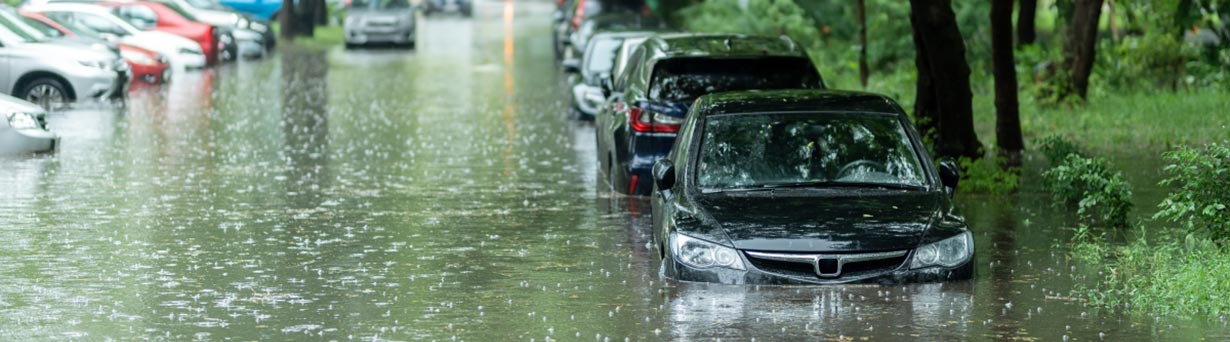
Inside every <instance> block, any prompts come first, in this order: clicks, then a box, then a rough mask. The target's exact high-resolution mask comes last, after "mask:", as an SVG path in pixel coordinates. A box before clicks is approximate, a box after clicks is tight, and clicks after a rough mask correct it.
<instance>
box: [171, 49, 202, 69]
mask: <svg viewBox="0 0 1230 342" xmlns="http://www.w3.org/2000/svg"><path fill="white" fill-rule="evenodd" d="M164 55H166V54H165V53H164ZM169 56H171V57H170V58H171V65H172V66H174V67H175V68H179V69H200V68H204V67H205V55H198V54H188V53H176V54H173V55H169Z"/></svg>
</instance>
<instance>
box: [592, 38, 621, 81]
mask: <svg viewBox="0 0 1230 342" xmlns="http://www.w3.org/2000/svg"><path fill="white" fill-rule="evenodd" d="M620 44H623V40H622V39H619V38H607V39H596V40H594V41H593V42H590V48H589V51H587V52H585V71H586V72H588V73H591V74H598V73H610V72H611V67H612V66H613V64H614V63H615V50H616V49H619V46H620Z"/></svg>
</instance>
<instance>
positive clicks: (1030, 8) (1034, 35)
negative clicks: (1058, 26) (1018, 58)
mask: <svg viewBox="0 0 1230 342" xmlns="http://www.w3.org/2000/svg"><path fill="white" fill-rule="evenodd" d="M1008 15H1009V16H1011V15H1012V10H1011V9H1009V10H1008ZM1037 17H1038V0H1021V8H1020V9H1019V12H1017V14H1016V43H1017V44H1020V46H1025V45H1030V44H1033V43H1034V41H1036V40H1037V39H1038V31H1037V29H1036V28H1035V26H1034V25H1035V24H1036V22H1037ZM1009 25H1011V23H1010V24H1009Z"/></svg>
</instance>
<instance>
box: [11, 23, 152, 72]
mask: <svg viewBox="0 0 1230 342" xmlns="http://www.w3.org/2000/svg"><path fill="white" fill-rule="evenodd" d="M21 15H22V19H24V20H25V22H26V24H29V25H30V26H32V27H34V28H35V29H38V30H40V31H42V32H44V33H45V34H47V35H48V36H53V37H55V36H59V37H62V38H76V39H82V40H83V41H88V42H102V43H105V42H106V41H105V40H102V38H101V37H99V36H98V33H96V32H94V31H92V30H90V29H88V28H85V27H81V26H79V25H78V26H74V27H72V28H71V29H70V28H69V27H68V26H64V25H61V24H60V23H57V22H55V21H53V20H51V19H48V18H47V17H44V16H42V15H40V14H38V13H30V12H25V13H22V14H21ZM116 48H117V49H118V50H119V53H120V56H121V57H123V58H124V61H125V62H128V68H129V70H131V73H130V74H131V75H130V77H129V79H130V83H131V85H138V84H150V85H157V84H163V83H166V82H170V80H171V64H170V61H169V60H168V59H167V58H166V56H163V55H162V54H159V53H157V52H154V51H150V50H146V49H142V48H139V47H136V46H133V45H129V44H124V43H119V44H116Z"/></svg>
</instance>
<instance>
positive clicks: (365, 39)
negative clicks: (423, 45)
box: [344, 28, 414, 44]
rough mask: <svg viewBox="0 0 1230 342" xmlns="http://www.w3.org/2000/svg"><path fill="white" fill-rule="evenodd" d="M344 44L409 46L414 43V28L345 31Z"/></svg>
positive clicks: (353, 29) (354, 29)
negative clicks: (395, 44) (394, 44)
mask: <svg viewBox="0 0 1230 342" xmlns="http://www.w3.org/2000/svg"><path fill="white" fill-rule="evenodd" d="M344 39H345V41H346V44H369V43H397V44H409V43H413V42H414V28H397V29H370V28H352V29H346V36H345V38H344Z"/></svg>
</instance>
